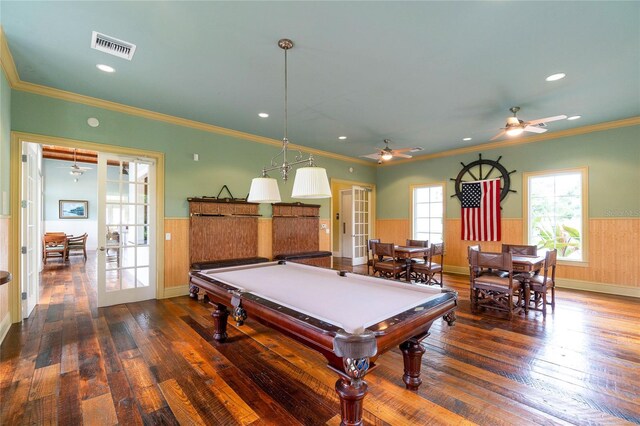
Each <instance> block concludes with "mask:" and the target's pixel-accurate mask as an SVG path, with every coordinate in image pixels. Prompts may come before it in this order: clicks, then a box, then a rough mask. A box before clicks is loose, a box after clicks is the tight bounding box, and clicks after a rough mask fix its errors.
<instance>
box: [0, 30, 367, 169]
mask: <svg viewBox="0 0 640 426" xmlns="http://www.w3.org/2000/svg"><path fill="white" fill-rule="evenodd" d="M0 65H1V66H2V69H3V70H4V72H5V74H6V76H7V80H8V81H9V85H10V86H11V88H12V89H14V90H19V91H21V92H27V93H33V94H36V95H40V96H46V97H49V98H55V99H60V100H63V101H67V102H74V103H78V104H82V105H87V106H91V107H95V108H102V109H106V110H110V111H115V112H119V113H122V114H128V115H135V116H138V117H142V118H146V119H149V120H155V121H162V122H164V123H169V124H173V125H176V126H181V127H188V128H191V129H195V130H201V131H203V132H208V133H215V134H218V135H223V136H230V137H233V138H237V139H243V140H248V141H251V142H258V143H261V144H265V145H271V146H274V147H278V148H280V147H282V141H280V140H276V139H271V138H267V137H264V136H258V135H254V134H251V133H246V132H241V131H238V130H233V129H227V128H225V127H220V126H215V125H213V124H207V123H202V122H200V121H195V120H189V119H186V118H181V117H176V116H173V115H169V114H163V113H160V112H155V111H151V110H148V109H143V108H138V107H133V106H129V105H125V104H120V103H117V102H111V101H106V100H104V99H99V98H94V97H91V96H85V95H80V94H78V93H73V92H69V91H66V90H61V89H55V88H53V87H48V86H43V85H40V84H35V83H29V82H26V81H22V80H20V76H19V75H18V71H17V69H16V66H15V63H14V61H13V56H12V55H11V51H10V50H9V45H8V44H7V38H6V36H5V34H4V32H3V31H2V27H0ZM289 148H290V149H293V150H299V151H304V152H308V153H310V154H313V155H318V156H322V157H325V158H332V159H334V160H340V161H346V162H349V163H355V164H361V165H365V166H369V167H374V166H375V164H371V163H370V162H369V161H366V160H361V159H359V158H353V157H349V156H346V155H341V154H336V153H333V152H327V151H322V150H320V149H315V148H309V147H306V146H302V145H296V144H289Z"/></svg>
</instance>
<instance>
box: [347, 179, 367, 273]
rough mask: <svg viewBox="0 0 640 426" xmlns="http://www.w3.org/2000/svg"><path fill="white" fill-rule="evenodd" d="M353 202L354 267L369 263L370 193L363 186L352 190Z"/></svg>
mask: <svg viewBox="0 0 640 426" xmlns="http://www.w3.org/2000/svg"><path fill="white" fill-rule="evenodd" d="M351 194H352V196H351V200H352V208H351V214H352V220H351V224H352V235H353V244H352V247H353V256H351V259H352V262H351V264H352V265H353V266H356V265H364V264H366V263H367V250H368V247H367V240H368V239H369V223H370V214H369V210H370V205H369V204H370V197H369V194H370V191H369V190H367V189H366V188H363V187H361V186H353V187H352V188H351Z"/></svg>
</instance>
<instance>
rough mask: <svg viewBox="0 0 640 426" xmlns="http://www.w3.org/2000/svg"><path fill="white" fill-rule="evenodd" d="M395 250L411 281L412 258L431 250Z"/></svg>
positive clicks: (422, 248) (407, 278)
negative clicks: (403, 263)
mask: <svg viewBox="0 0 640 426" xmlns="http://www.w3.org/2000/svg"><path fill="white" fill-rule="evenodd" d="M394 251H395V255H396V258H398V259H401V260H404V261H405V265H406V266H405V268H406V274H405V277H406V280H407V281H411V259H414V258H418V257H425V256H426V255H427V252H428V251H429V247H418V246H394ZM543 260H544V258H543Z"/></svg>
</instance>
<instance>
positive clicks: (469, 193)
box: [461, 179, 501, 241]
mask: <svg viewBox="0 0 640 426" xmlns="http://www.w3.org/2000/svg"><path fill="white" fill-rule="evenodd" d="M461 217H462V239H463V240H470V241H500V239H501V236H500V179H491V180H483V181H477V182H463V183H462V214H461Z"/></svg>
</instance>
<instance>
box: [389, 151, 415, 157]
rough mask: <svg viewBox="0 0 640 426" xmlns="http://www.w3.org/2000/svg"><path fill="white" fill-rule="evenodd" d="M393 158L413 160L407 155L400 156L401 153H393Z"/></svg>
mask: <svg viewBox="0 0 640 426" xmlns="http://www.w3.org/2000/svg"><path fill="white" fill-rule="evenodd" d="M393 156H394V157H400V158H413V157H412V156H411V155H407V154H402V153H398V152H395V151H393Z"/></svg>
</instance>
